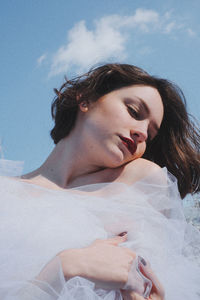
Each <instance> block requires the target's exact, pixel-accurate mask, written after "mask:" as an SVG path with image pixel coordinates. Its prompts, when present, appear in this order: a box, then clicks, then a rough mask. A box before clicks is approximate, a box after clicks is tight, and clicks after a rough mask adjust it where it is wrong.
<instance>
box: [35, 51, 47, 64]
mask: <svg viewBox="0 0 200 300" xmlns="http://www.w3.org/2000/svg"><path fill="white" fill-rule="evenodd" d="M46 58H47V55H46V54H43V55H41V56H40V57H38V59H37V66H38V67H39V66H41V64H42V63H43V61H44V60H45V59H46Z"/></svg>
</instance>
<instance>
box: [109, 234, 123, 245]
mask: <svg viewBox="0 0 200 300" xmlns="http://www.w3.org/2000/svg"><path fill="white" fill-rule="evenodd" d="M126 240H127V234H124V235H123V236H119V235H117V236H115V237H113V238H109V239H106V240H104V241H105V242H106V243H108V244H111V245H118V244H120V243H124V242H125V241H126Z"/></svg>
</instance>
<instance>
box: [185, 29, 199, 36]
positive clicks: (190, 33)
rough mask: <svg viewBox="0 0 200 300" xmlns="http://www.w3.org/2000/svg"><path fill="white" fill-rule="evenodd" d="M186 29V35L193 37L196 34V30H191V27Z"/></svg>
mask: <svg viewBox="0 0 200 300" xmlns="http://www.w3.org/2000/svg"><path fill="white" fill-rule="evenodd" d="M186 31H187V33H188V35H189V36H191V37H195V36H196V35H197V34H196V32H195V31H194V30H192V29H191V28H187V29H186Z"/></svg>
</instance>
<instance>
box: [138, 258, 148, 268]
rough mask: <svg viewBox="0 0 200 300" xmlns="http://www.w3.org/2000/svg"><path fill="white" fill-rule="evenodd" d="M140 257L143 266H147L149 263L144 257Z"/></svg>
mask: <svg viewBox="0 0 200 300" xmlns="http://www.w3.org/2000/svg"><path fill="white" fill-rule="evenodd" d="M138 257H139V259H140V261H141V263H142V264H143V266H146V265H147V263H146V261H145V260H144V258H143V257H142V256H138Z"/></svg>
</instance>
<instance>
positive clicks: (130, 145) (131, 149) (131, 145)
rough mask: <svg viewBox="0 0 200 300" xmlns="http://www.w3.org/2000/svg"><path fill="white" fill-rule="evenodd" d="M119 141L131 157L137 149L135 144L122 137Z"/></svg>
mask: <svg viewBox="0 0 200 300" xmlns="http://www.w3.org/2000/svg"><path fill="white" fill-rule="evenodd" d="M120 139H121V140H122V143H123V144H124V145H125V146H126V147H127V149H128V151H129V152H130V153H131V155H133V154H134V153H135V151H136V149H137V144H136V142H135V141H133V140H131V139H129V138H126V137H123V136H120Z"/></svg>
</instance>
